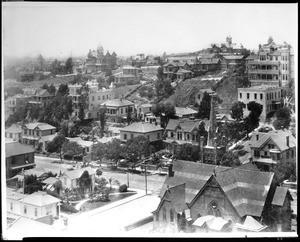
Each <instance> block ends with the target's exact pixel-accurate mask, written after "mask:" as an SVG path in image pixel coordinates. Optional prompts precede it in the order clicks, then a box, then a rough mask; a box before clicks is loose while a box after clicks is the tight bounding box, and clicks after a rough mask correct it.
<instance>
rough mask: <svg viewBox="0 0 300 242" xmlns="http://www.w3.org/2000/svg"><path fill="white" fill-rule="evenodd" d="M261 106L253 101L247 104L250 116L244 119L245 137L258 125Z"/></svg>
mask: <svg viewBox="0 0 300 242" xmlns="http://www.w3.org/2000/svg"><path fill="white" fill-rule="evenodd" d="M262 109H263V106H262V105H261V104H259V103H257V102H255V101H252V102H249V103H248V110H249V111H250V114H249V115H248V117H246V118H245V119H244V127H245V130H246V131H247V135H248V134H249V133H250V132H252V131H253V130H254V129H255V128H257V127H258V125H259V116H260V115H261V113H262Z"/></svg>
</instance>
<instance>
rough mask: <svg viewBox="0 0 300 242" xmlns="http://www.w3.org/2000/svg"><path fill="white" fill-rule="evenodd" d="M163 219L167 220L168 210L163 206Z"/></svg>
mask: <svg viewBox="0 0 300 242" xmlns="http://www.w3.org/2000/svg"><path fill="white" fill-rule="evenodd" d="M163 220H164V221H166V220H167V210H166V208H163Z"/></svg>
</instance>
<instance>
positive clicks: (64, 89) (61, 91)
mask: <svg viewBox="0 0 300 242" xmlns="http://www.w3.org/2000/svg"><path fill="white" fill-rule="evenodd" d="M68 94H69V87H68V84H63V83H62V84H60V85H59V87H58V90H57V95H61V96H65V95H68Z"/></svg>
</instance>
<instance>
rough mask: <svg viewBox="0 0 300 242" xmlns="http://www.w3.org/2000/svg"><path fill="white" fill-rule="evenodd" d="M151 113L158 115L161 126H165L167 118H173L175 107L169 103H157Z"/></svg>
mask: <svg viewBox="0 0 300 242" xmlns="http://www.w3.org/2000/svg"><path fill="white" fill-rule="evenodd" d="M152 113H153V114H154V115H155V116H157V117H160V119H161V126H162V127H165V126H166V125H167V123H168V122H169V119H171V118H175V115H176V111H175V107H174V105H173V104H171V103H158V104H156V105H154V106H153V108H152Z"/></svg>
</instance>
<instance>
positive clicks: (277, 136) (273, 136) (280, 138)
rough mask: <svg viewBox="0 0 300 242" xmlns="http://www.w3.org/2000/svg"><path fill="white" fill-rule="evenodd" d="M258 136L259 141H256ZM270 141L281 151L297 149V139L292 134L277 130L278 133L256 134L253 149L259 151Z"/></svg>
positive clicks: (253, 136)
mask: <svg viewBox="0 0 300 242" xmlns="http://www.w3.org/2000/svg"><path fill="white" fill-rule="evenodd" d="M257 135H258V140H256V139H257ZM287 136H288V137H289V147H288V146H287V143H286V137H287ZM270 140H272V141H273V142H274V144H275V145H276V146H277V147H278V148H279V149H280V150H281V151H283V150H287V149H289V148H291V147H296V139H295V137H294V136H293V135H292V134H291V133H290V132H286V131H282V130H277V131H269V132H268V133H262V132H254V133H253V134H252V138H251V142H253V143H252V146H251V148H258V149H259V148H261V147H263V146H264V145H265V144H266V143H267V142H268V141H270Z"/></svg>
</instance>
